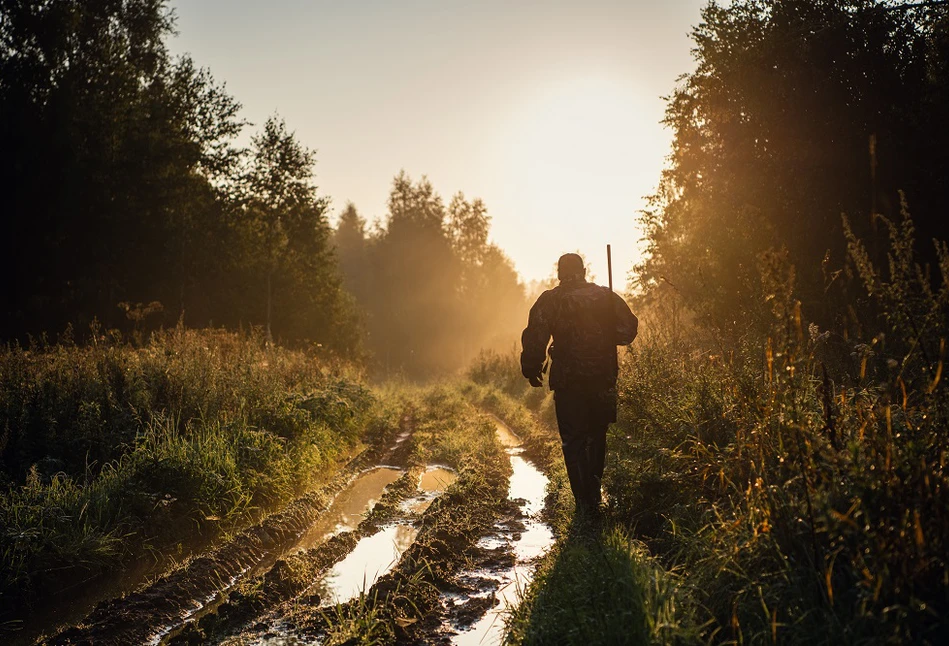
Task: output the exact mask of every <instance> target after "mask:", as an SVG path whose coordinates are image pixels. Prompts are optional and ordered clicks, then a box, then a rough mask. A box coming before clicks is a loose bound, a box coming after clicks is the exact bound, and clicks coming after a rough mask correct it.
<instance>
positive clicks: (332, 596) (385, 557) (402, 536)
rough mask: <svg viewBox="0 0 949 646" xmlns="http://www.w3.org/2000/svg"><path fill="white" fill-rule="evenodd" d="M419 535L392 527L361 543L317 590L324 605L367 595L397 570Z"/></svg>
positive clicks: (412, 529)
mask: <svg viewBox="0 0 949 646" xmlns="http://www.w3.org/2000/svg"><path fill="white" fill-rule="evenodd" d="M417 535H418V529H416V528H415V527H413V526H412V525H403V524H392V525H386V526H384V527H383V528H382V529H380V530H379V531H378V532H377V533H375V534H373V535H372V536H367V537H366V538H363V539H362V540H360V541H359V542H358V543H357V544H356V547H355V548H353V551H352V552H350V553H349V555H348V556H347V557H346V558H344V559H343V560H342V561H340V562H339V563H337V564H336V565H334V566H333V567H332V568H331V569H330V571H329V572H327V574H326V576H325V577H324V578H323V580H322V581H321V582H320V583H318V584H317V585H316V586H315V587H314V588H313V590H314V591H315V592H317V593H319V595H320V596H321V597H322V599H323V602H322V604H321V605H326V604H334V603H346V602H347V601H349V600H350V599H353V598H354V597H357V596H359V593H360V592H367V591H368V590H369V588H371V587H372V584H374V583H375V582H376V580H378V579H379V577H381V576H382V575H384V574H386V573H387V572H389V570H391V569H392V568H393V567H395V565H396V564H397V563H398V562H399V558H400V557H401V556H402V552H404V551H405V550H407V549H408V548H409V546H410V545H412V542H413V541H414V540H415V537H416V536H417Z"/></svg>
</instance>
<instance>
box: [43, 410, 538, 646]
mask: <svg viewBox="0 0 949 646" xmlns="http://www.w3.org/2000/svg"><path fill="white" fill-rule="evenodd" d="M449 403H450V405H449V406H447V408H446V406H445V403H444V402H439V404H440V406H433V407H432V409H431V410H430V411H428V412H426V413H424V414H421V415H420V416H419V419H413V420H411V423H407V424H405V425H404V428H402V429H400V431H399V432H398V433H397V434H395V436H394V437H390V438H388V439H387V440H386V443H385V445H384V446H380V447H375V448H374V449H371V450H368V451H366V452H365V453H364V454H363V455H360V456H359V457H357V458H356V459H354V460H353V461H352V462H351V463H350V464H349V465H347V467H346V468H345V469H344V470H343V471H342V472H341V473H340V474H339V476H338V477H337V479H336V480H335V481H334V482H333V483H332V485H330V486H328V487H326V488H324V489H323V490H321V491H319V492H314V493H312V494H309V495H307V496H304V497H303V498H301V499H298V500H297V501H295V502H294V503H293V504H291V505H290V506H288V507H287V508H286V509H285V510H283V511H282V512H280V513H278V514H275V515H273V516H271V517H270V518H268V519H266V520H265V521H264V522H263V523H261V524H260V525H258V526H256V527H253V528H251V529H249V530H247V531H245V532H242V533H241V534H240V535H238V536H237V537H235V538H234V539H233V540H232V541H230V542H229V543H227V544H226V545H224V546H221V547H219V548H218V549H217V550H215V551H213V552H211V553H210V554H208V555H205V556H203V557H200V558H197V559H194V560H193V561H192V562H191V563H189V564H188V565H187V566H185V567H183V568H181V569H179V570H177V571H175V572H172V573H170V574H168V575H166V576H164V577H162V578H161V579H159V580H157V581H155V582H154V583H153V584H151V585H149V586H146V587H144V588H142V589H139V590H138V591H135V592H133V593H132V594H129V595H127V596H125V597H124V598H120V599H116V600H112V601H109V602H105V603H102V604H100V605H99V606H98V607H97V608H96V609H95V610H94V611H93V612H92V613H91V614H90V615H89V616H88V617H87V618H86V619H85V620H84V621H83V622H82V623H81V624H79V625H77V626H73V627H71V628H69V629H67V630H64V631H62V632H61V633H59V634H58V635H56V636H55V637H54V638H52V639H51V640H50V643H53V644H80V643H95V644H133V643H151V644H162V643H168V644H202V643H234V644H236V643H241V644H247V643H254V644H303V643H327V644H332V643H342V642H344V641H346V640H347V639H350V638H353V637H359V636H372V637H374V638H378V639H379V640H380V641H381V642H382V643H387V642H388V643H443V644H449V643H451V644H496V643H500V642H501V640H502V639H503V636H504V618H503V614H504V610H505V609H506V608H507V607H508V606H509V605H511V604H514V603H516V601H517V592H518V590H520V589H523V587H524V586H525V585H526V584H527V583H528V582H529V580H530V577H531V573H532V571H533V565H534V562H535V561H536V559H537V557H538V556H540V555H541V554H543V553H544V551H545V550H546V549H547V548H548V547H549V546H550V545H551V544H552V542H553V535H552V533H551V531H550V529H549V527H547V525H546V524H545V523H544V522H543V521H542V519H541V516H542V510H543V506H544V499H545V493H546V486H547V478H546V477H545V476H544V475H543V473H541V471H540V470H538V469H537V468H536V467H535V466H534V465H533V464H532V463H531V462H530V461H529V460H527V459H525V457H524V456H523V455H522V452H523V449H522V448H521V446H520V444H521V442H520V440H519V439H518V438H517V436H515V435H514V434H513V433H512V432H511V431H510V429H508V428H507V427H506V426H505V425H504V424H503V423H502V422H501V421H500V420H498V419H496V418H494V417H490V416H488V415H485V414H483V413H480V412H479V411H477V410H475V409H473V408H471V407H470V405H466V404H464V403H459V402H457V401H450V402H449Z"/></svg>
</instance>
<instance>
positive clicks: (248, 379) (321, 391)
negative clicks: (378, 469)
mask: <svg viewBox="0 0 949 646" xmlns="http://www.w3.org/2000/svg"><path fill="white" fill-rule="evenodd" d="M373 401H374V400H373V397H372V396H371V394H370V393H369V391H368V390H367V389H366V388H365V387H363V386H362V385H361V384H360V382H359V380H358V376H357V375H356V374H355V373H353V372H351V371H350V370H349V369H347V368H346V367H345V366H336V365H333V364H331V363H327V362H322V361H318V360H316V359H315V358H314V357H312V356H308V355H307V354H305V353H302V352H294V351H288V350H284V349H280V348H275V347H270V346H267V345H266V344H265V343H263V340H262V339H261V338H260V337H259V336H256V335H253V334H234V333H226V332H221V331H193V330H185V329H175V330H170V331H167V332H162V333H158V334H156V335H155V336H153V338H152V339H151V341H150V342H149V343H148V344H147V345H145V346H144V347H133V346H131V345H126V344H122V343H118V342H113V341H109V340H107V339H104V338H102V337H99V338H97V339H96V340H95V341H94V342H93V343H92V344H90V345H88V346H83V347H78V346H75V345H73V344H69V343H67V344H58V345H53V346H49V345H44V346H36V347H31V348H29V349H23V348H16V347H14V348H6V349H5V350H2V351H0V429H2V438H3V440H2V442H0V457H2V477H3V480H4V481H5V487H4V491H3V492H2V494H0V526H2V527H3V529H4V531H3V532H2V534H0V563H2V570H0V599H2V600H3V602H4V606H5V607H7V608H10V609H13V608H16V607H19V606H20V605H21V603H22V602H23V601H24V600H26V599H29V598H30V597H31V596H35V595H36V594H39V593H42V592H43V591H44V590H47V589H49V588H50V586H54V585H57V584H59V583H62V582H63V581H69V580H75V579H77V578H80V577H90V576H93V575H95V574H98V573H101V572H103V571H105V570H106V569H110V568H114V567H115V566H116V565H117V564H120V563H121V562H122V561H123V560H124V559H127V558H129V557H132V556H140V555H141V554H142V553H143V550H145V549H161V548H163V546H166V545H168V544H171V543H174V542H180V541H182V540H187V538H188V537H189V536H192V535H194V534H195V533H197V532H204V533H207V532H212V533H213V532H216V531H217V530H218V529H219V528H228V527H233V526H234V525H235V524H236V523H237V522H239V521H240V520H242V519H244V518H246V517H247V515H248V512H249V511H251V510H254V509H259V508H265V507H268V506H271V505H274V504H276V503H277V502H280V501H283V500H286V499H288V498H289V497H291V496H292V495H294V494H295V493H297V492H299V491H301V490H302V489H303V488H304V487H305V486H306V485H307V483H308V482H309V481H310V480H311V479H312V477H313V475H314V474H315V473H317V472H318V471H319V470H320V469H322V468H325V467H327V466H330V463H331V462H332V460H333V459H334V458H335V457H336V456H337V455H338V454H339V453H340V452H341V451H342V450H343V449H344V448H346V447H351V446H353V445H354V444H355V443H356V442H357V441H358V439H359V438H360V436H361V435H362V434H364V432H365V429H366V424H367V422H368V420H369V419H370V417H371V415H372V406H373Z"/></svg>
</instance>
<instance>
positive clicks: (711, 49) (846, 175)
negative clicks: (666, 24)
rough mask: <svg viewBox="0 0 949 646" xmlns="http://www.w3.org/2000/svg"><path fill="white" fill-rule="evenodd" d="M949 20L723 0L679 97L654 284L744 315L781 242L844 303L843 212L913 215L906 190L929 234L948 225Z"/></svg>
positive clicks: (801, 272) (846, 5)
mask: <svg viewBox="0 0 949 646" xmlns="http://www.w3.org/2000/svg"><path fill="white" fill-rule="evenodd" d="M947 25H949V9H947V7H946V6H945V3H923V6H915V7H914V6H904V5H899V6H895V5H892V4H891V3H886V2H881V1H879V0H825V1H821V2H811V1H809V0H739V1H736V2H731V3H718V2H711V3H709V5H708V6H707V7H705V9H704V10H703V11H702V22H701V24H699V25H698V26H697V27H696V28H695V29H694V31H693V33H692V38H693V40H694V42H695V48H694V50H693V51H694V56H695V59H696V61H697V67H696V69H695V71H694V72H692V73H691V74H689V75H687V76H685V77H684V78H683V79H682V81H681V83H680V85H679V87H678V88H677V89H676V91H675V92H674V94H673V95H672V96H671V97H670V98H669V103H668V108H667V113H666V123H667V125H669V126H670V127H671V128H672V129H673V131H674V133H675V138H674V144H673V150H672V155H671V158H670V159H671V164H670V167H669V168H668V169H667V170H666V171H665V173H664V174H663V177H662V180H661V184H660V187H659V191H658V192H657V194H656V196H654V198H653V200H652V204H651V207H650V209H648V210H647V212H646V213H645V214H644V221H645V224H646V225H647V228H648V233H649V239H650V243H651V249H650V251H651V258H650V259H649V260H648V261H647V262H645V263H644V265H643V267H642V270H643V271H642V278H641V280H642V282H643V284H644V285H645V286H659V285H666V286H668V285H671V286H673V287H674V288H675V289H676V290H678V291H679V292H680V293H681V294H682V295H683V297H684V298H685V300H686V301H687V302H688V303H690V304H691V305H693V306H694V308H695V309H696V310H697V311H699V312H700V314H702V315H704V316H705V317H706V318H707V319H708V320H711V321H714V322H715V323H716V324H718V325H719V326H721V327H735V328H740V327H741V325H742V320H743V319H744V318H745V317H744V314H743V313H745V312H748V311H750V310H751V308H752V303H754V302H760V301H761V298H760V297H761V296H765V297H766V296H767V294H765V293H763V287H762V285H761V280H760V276H761V269H762V266H761V265H762V260H763V259H766V258H764V257H763V256H762V253H763V252H765V251H767V250H769V249H773V250H776V251H778V253H779V254H783V255H784V257H785V258H787V260H788V262H790V263H792V264H793V265H795V267H796V280H797V284H798V288H799V291H800V294H801V296H802V298H803V300H804V301H805V303H806V304H807V305H809V306H810V307H809V309H810V311H811V312H812V313H813V314H814V315H815V316H822V315H823V316H829V315H830V314H829V312H828V310H829V309H832V308H829V307H826V306H825V305H824V304H822V303H821V302H822V301H824V300H825V290H826V289H827V287H828V285H829V284H830V283H832V282H833V280H834V278H835V277H836V276H837V275H838V274H837V273H836V272H837V271H838V270H840V269H841V268H842V267H843V266H844V264H845V258H846V245H845V240H844V236H843V235H842V233H843V232H842V225H841V214H842V213H845V214H849V215H850V222H851V225H852V227H853V228H854V230H855V232H856V233H857V234H858V235H860V236H861V237H870V238H873V237H874V236H875V235H876V234H877V233H878V232H877V231H876V230H877V228H878V226H877V224H876V219H875V216H874V214H881V215H884V216H886V217H888V218H889V219H892V220H896V219H898V217H899V210H900V197H899V191H901V190H902V191H904V193H905V195H906V199H907V200H908V201H909V203H910V206H911V208H912V210H913V213H914V217H915V219H916V222H917V226H918V228H919V230H920V232H921V234H922V236H921V237H922V239H923V240H926V241H928V240H930V239H932V238H933V237H943V238H944V237H945V225H944V224H943V222H944V216H943V213H942V211H943V209H944V208H945V204H946V202H947V198H949V185H947V184H946V183H945V182H944V181H943V180H942V179H940V178H944V177H945V176H946V174H947V172H949V157H947V155H946V154H945V151H946V150H947V146H949V134H947V133H949V131H947V129H946V128H945V127H944V124H943V121H944V115H945V114H946V113H947V112H949V83H947V81H949V77H947V74H946V71H947V64H949V38H947V29H946V27H947ZM885 233H886V232H885V231H880V232H879V234H880V236H881V237H885ZM923 251H924V253H925V252H928V254H929V255H928V256H924V257H926V258H927V259H929V260H935V256H934V252H933V250H932V248H931V247H929V248H928V249H924V250H923ZM773 259H774V256H769V257H767V260H768V261H769V262H770V261H772V260H773Z"/></svg>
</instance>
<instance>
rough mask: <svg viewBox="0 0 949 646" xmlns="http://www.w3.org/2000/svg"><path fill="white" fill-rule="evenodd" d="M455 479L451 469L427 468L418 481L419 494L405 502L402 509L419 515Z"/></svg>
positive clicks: (455, 476)
mask: <svg viewBox="0 0 949 646" xmlns="http://www.w3.org/2000/svg"><path fill="white" fill-rule="evenodd" d="M457 479H458V474H457V473H455V472H454V471H452V470H451V469H448V468H446V467H438V466H431V467H428V469H426V470H425V472H424V473H423V474H422V477H421V479H420V480H419V485H418V488H419V491H420V492H421V494H420V495H419V496H416V497H415V498H412V499H410V500H406V501H405V504H404V505H403V509H405V510H407V511H410V512H412V513H413V514H419V515H421V514H422V513H424V512H425V510H426V509H428V508H429V506H430V505H431V504H432V503H433V502H435V499H436V498H438V497H439V496H440V495H442V494H443V493H444V492H445V490H446V489H448V487H450V486H451V485H452V484H454V482H455V480H457Z"/></svg>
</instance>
